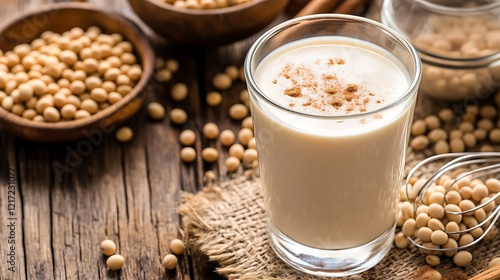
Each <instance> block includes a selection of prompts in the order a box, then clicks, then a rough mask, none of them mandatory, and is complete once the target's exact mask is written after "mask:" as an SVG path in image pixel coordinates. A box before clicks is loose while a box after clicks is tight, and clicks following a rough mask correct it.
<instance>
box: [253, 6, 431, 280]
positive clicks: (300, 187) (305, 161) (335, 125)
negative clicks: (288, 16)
mask: <svg viewBox="0 0 500 280" xmlns="http://www.w3.org/2000/svg"><path fill="white" fill-rule="evenodd" d="M245 75H246V79H247V85H248V90H249V93H250V105H251V109H252V117H253V121H254V128H255V137H256V142H257V150H258V153H259V166H260V174H261V182H262V188H263V194H264V200H265V205H266V211H267V215H268V233H269V239H270V243H271V247H272V248H273V250H274V251H275V252H276V254H277V255H278V256H279V257H280V258H281V259H282V260H283V261H285V262H286V263H287V264H289V265H290V266H292V267H294V268H296V269H298V270H301V271H304V272H306V273H310V274H315V275H320V276H345V275H351V274H355V273H359V272H362V271H364V270H367V269H369V268H370V267H373V266H374V265H375V264H377V263H378V262H379V261H380V260H381V259H382V258H383V257H384V256H385V255H386V254H387V252H388V251H389V249H390V248H391V246H392V242H393V238H394V227H395V221H396V211H397V203H398V191H399V187H400V185H401V183H402V177H403V168H404V163H405V152H406V147H407V144H408V137H409V128H410V124H411V122H412V116H413V109H414V106H415V100H416V96H417V90H418V85H419V82H420V77H421V63H420V60H419V57H418V55H417V53H416V51H415V49H414V48H413V47H412V46H411V45H410V43H409V42H408V41H407V40H405V39H404V38H403V37H402V36H401V35H400V34H398V33H397V32H395V31H393V30H392V29H390V28H388V27H386V26H383V25H382V24H380V23H377V22H375V21H372V20H369V19H366V18H362V17H356V16H350V15H338V14H324V15H313V16H306V17H302V18H297V19H293V20H289V21H286V22H284V23H282V24H280V25H277V26H275V27H274V28H272V29H271V30H269V31H267V32H266V33H265V34H263V35H262V36H261V37H260V38H259V39H258V40H257V41H256V42H255V43H254V44H253V46H252V47H251V48H250V50H249V52H248V54H247V57H246V60H245Z"/></svg>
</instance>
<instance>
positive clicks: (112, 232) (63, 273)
mask: <svg viewBox="0 0 500 280" xmlns="http://www.w3.org/2000/svg"><path fill="white" fill-rule="evenodd" d="M101 135H102V138H101V137H97V136H93V137H92V138H88V139H84V140H81V141H77V142H74V143H67V144H63V145H61V147H58V148H57V149H56V148H54V149H53V150H51V156H52V158H51V162H59V163H63V164H67V165H68V166H70V167H71V172H69V171H68V172H67V173H65V174H64V177H63V179H62V180H59V179H58V178H57V176H56V177H55V178H56V179H55V180H54V187H53V190H52V209H53V212H52V243H53V245H52V246H53V250H54V264H55V271H54V275H55V279H101V278H104V279H107V278H111V279H116V277H117V276H118V273H114V272H111V273H108V272H107V271H106V268H105V264H104V263H105V262H104V261H105V258H104V257H103V256H102V254H101V253H100V249H99V244H100V242H101V241H102V240H104V239H106V238H109V239H112V240H114V241H115V242H116V243H117V246H118V248H120V232H119V227H118V220H120V219H123V220H126V213H125V190H124V188H123V172H122V166H121V158H122V155H121V149H120V147H119V145H117V144H116V142H115V140H114V139H113V137H112V136H113V135H112V134H109V135H106V134H101ZM83 147H90V148H89V149H86V148H83ZM71 151H73V152H71ZM68 156H70V157H71V156H73V158H78V157H80V160H75V159H70V161H73V160H74V161H75V163H74V164H73V165H70V164H69V163H68V161H66V159H69V158H68Z"/></svg>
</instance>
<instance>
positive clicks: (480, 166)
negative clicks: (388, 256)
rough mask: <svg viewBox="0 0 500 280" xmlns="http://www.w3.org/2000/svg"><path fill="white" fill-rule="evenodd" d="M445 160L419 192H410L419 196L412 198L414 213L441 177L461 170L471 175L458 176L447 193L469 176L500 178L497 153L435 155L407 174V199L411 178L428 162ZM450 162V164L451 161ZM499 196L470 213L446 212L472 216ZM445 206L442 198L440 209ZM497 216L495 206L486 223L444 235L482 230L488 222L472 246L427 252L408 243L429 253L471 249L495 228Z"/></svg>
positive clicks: (498, 153)
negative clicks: (479, 228) (430, 188)
mask: <svg viewBox="0 0 500 280" xmlns="http://www.w3.org/2000/svg"><path fill="white" fill-rule="evenodd" d="M446 159H447V160H448V162H447V163H445V164H443V165H442V166H441V167H440V168H439V169H438V170H436V171H435V172H433V173H432V175H431V176H430V178H429V179H427V181H426V182H425V183H424V184H423V185H422V186H421V188H420V189H418V190H413V191H414V192H418V194H417V195H416V197H415V201H414V202H413V203H414V209H415V211H416V209H417V207H418V205H419V204H423V202H424V199H425V194H426V192H427V191H428V189H429V187H431V186H432V185H433V184H434V183H435V182H436V181H437V180H438V179H439V178H440V177H441V176H442V175H444V174H447V173H449V172H453V171H456V170H461V169H465V168H466V169H467V170H470V171H466V172H464V173H461V174H460V175H459V176H457V177H456V178H455V179H454V181H453V182H452V183H451V184H450V185H449V187H448V189H447V190H446V191H447V192H448V191H449V189H450V188H451V187H452V186H453V185H454V184H455V183H457V182H458V181H460V180H461V179H463V178H465V177H467V176H471V180H473V179H481V178H485V177H486V178H495V177H497V178H498V177H500V152H469V153H448V154H441V155H435V156H432V157H429V158H427V159H425V160H423V161H421V162H419V163H418V164H417V165H416V166H415V167H413V169H411V171H410V172H409V174H408V176H407V179H406V195H407V197H408V198H409V197H410V190H409V186H410V183H409V181H410V178H412V177H413V176H414V175H415V173H417V172H418V171H419V170H420V169H421V168H423V167H424V166H426V165H428V164H430V163H431V162H434V161H438V160H446ZM450 159H451V160H450ZM499 196H500V192H498V193H496V194H495V195H494V196H492V197H491V198H489V199H488V200H486V201H484V202H483V203H480V205H477V206H476V207H474V208H472V209H469V210H467V211H462V212H450V211H447V210H445V211H446V213H448V214H452V215H459V214H462V215H463V214H467V213H470V212H474V211H476V210H477V209H480V208H482V207H485V206H486V205H488V204H489V203H491V202H492V201H494V200H495V199H496V198H498V197H499ZM445 203H446V198H443V205H445ZM499 216H500V205H496V207H495V209H494V210H493V211H492V213H491V214H490V215H489V216H488V217H486V219H485V220H484V221H482V222H480V223H478V225H476V226H474V227H471V228H467V229H465V230H459V231H452V232H447V231H445V232H446V233H447V234H463V233H467V232H470V231H472V230H474V229H476V228H478V227H482V226H484V225H485V224H487V223H488V222H490V224H489V225H488V226H487V228H486V229H484V231H483V234H481V236H479V237H478V238H476V239H475V240H474V241H473V242H471V243H469V244H467V245H464V246H461V247H458V248H428V247H424V246H422V245H421V244H419V243H418V242H417V241H415V240H413V239H412V238H408V239H409V241H410V242H411V243H413V244H414V245H415V246H417V247H418V248H421V249H425V250H431V251H450V250H462V249H465V248H468V247H470V246H473V245H475V244H477V243H478V242H480V241H481V240H482V239H483V238H484V237H485V236H486V235H487V234H488V232H489V231H490V230H491V229H492V228H493V227H494V226H495V223H496V222H497V220H498V218H499Z"/></svg>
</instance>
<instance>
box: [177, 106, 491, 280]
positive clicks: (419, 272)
mask: <svg viewBox="0 0 500 280" xmlns="http://www.w3.org/2000/svg"><path fill="white" fill-rule="evenodd" d="M417 104H418V105H417V110H416V114H417V115H419V114H420V115H422V114H424V115H425V114H428V113H429V111H433V110H434V111H435V110H436V109H438V108H439V107H441V106H442V104H437V103H436V102H434V101H432V100H428V99H426V98H425V97H424V98H422V97H419V101H418V103H417ZM428 155H429V154H428V153H425V152H418V153H416V152H412V151H411V150H409V151H408V153H407V156H406V169H407V172H408V171H409V169H410V168H412V167H413V166H414V165H415V164H416V163H417V162H419V161H420V160H422V159H424V158H425V157H427V156H428ZM435 167H436V166H432V165H431V166H429V167H428V168H427V169H424V170H423V171H422V172H423V173H430V172H432V171H433V170H434V169H435ZM422 175H425V174H422ZM179 213H180V214H181V216H182V218H183V225H184V231H185V233H186V237H187V241H188V244H189V247H190V248H191V250H199V251H200V252H201V253H203V254H206V255H207V256H208V258H209V260H211V261H215V262H217V263H218V265H219V266H218V268H217V272H218V273H220V274H222V275H225V276H227V277H228V278H229V279H322V278H319V277H314V276H310V275H305V274H303V273H300V272H297V271H296V270H294V269H292V268H290V267H289V266H287V265H286V264H285V263H284V262H283V261H281V260H280V259H279V258H278V257H277V256H276V255H275V254H274V252H273V251H272V249H271V248H270V246H269V243H268V236H267V232H266V218H265V209H264V201H263V198H262V193H261V186H260V180H259V178H258V176H256V174H255V172H249V173H247V174H246V175H242V176H239V177H237V178H234V179H232V180H229V181H227V182H224V183H222V184H220V185H214V184H212V185H208V186H205V187H204V188H203V189H202V190H201V191H200V192H198V193H196V194H190V193H184V194H183V201H182V204H181V205H180V207H179ZM499 249H500V239H499V238H498V237H497V238H494V240H492V241H488V242H485V241H481V242H480V243H479V245H477V246H475V247H473V248H472V250H471V252H472V254H473V257H474V259H473V263H472V264H471V265H469V266H468V267H466V268H465V269H461V268H458V267H456V266H454V264H453V263H452V262H451V259H450V258H447V257H442V263H441V264H440V265H439V266H438V267H436V268H435V269H436V270H438V271H439V272H441V274H442V275H443V279H453V280H459V279H467V278H468V277H470V276H473V275H475V274H477V273H479V272H481V271H483V270H485V269H486V268H487V264H488V262H489V261H490V260H491V259H492V258H494V257H495V254H497V256H498V254H500V250H499ZM428 269H429V267H428V266H427V265H426V263H425V255H424V254H422V253H420V252H419V251H418V250H417V249H415V248H411V247H410V248H407V249H398V248H396V247H394V246H393V248H392V249H391V251H390V252H389V254H388V255H387V256H386V257H385V258H384V259H383V260H382V261H381V262H380V263H379V264H378V265H376V266H375V267H373V268H372V269H370V270H368V271H366V272H364V273H361V274H359V275H356V276H351V277H345V278H344V279H425V277H423V273H424V272H425V270H428Z"/></svg>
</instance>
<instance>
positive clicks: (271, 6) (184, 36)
mask: <svg viewBox="0 0 500 280" xmlns="http://www.w3.org/2000/svg"><path fill="white" fill-rule="evenodd" d="M129 3H130V5H131V6H132V9H133V10H134V11H135V13H136V14H137V15H138V16H139V18H140V19H141V20H142V21H144V23H146V24H147V25H148V26H149V27H151V28H152V29H153V30H154V31H156V32H157V33H158V34H160V35H162V36H164V37H165V38H167V39H170V40H172V41H173V42H175V43H179V44H183V45H196V44H198V45H205V46H217V45H223V44H227V43H231V42H235V41H238V40H241V39H244V38H246V37H248V36H250V35H252V34H255V33H256V32H258V31H260V30H262V29H263V28H265V27H266V26H267V25H269V24H270V23H271V22H272V21H273V20H274V19H275V18H276V17H277V16H278V15H279V14H280V13H281V12H282V11H283V10H284V9H285V7H286V6H287V4H288V0H252V1H249V2H247V3H243V4H238V5H234V6H230V7H226V8H221V9H205V10H203V9H184V8H178V7H175V6H173V5H171V4H167V3H164V2H163V1H162V0H129Z"/></svg>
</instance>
